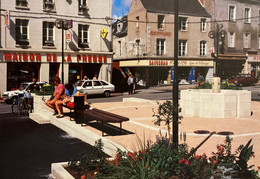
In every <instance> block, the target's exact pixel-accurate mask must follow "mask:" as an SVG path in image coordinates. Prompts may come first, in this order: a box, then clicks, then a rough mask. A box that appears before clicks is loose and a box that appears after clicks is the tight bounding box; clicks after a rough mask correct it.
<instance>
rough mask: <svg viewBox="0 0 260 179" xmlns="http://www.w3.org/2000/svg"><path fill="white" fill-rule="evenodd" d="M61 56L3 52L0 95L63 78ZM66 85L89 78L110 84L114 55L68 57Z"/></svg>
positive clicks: (80, 54) (65, 60) (72, 54)
mask: <svg viewBox="0 0 260 179" xmlns="http://www.w3.org/2000/svg"><path fill="white" fill-rule="evenodd" d="M61 56H62V55H61V53H60V52H56V53H55V52H52V53H49V52H27V51H2V52H0V73H1V74H0V75H1V80H2V81H1V84H2V85H1V86H0V92H1V93H2V92H4V91H7V90H12V89H16V88H17V87H19V85H20V84H21V83H22V82H30V81H32V78H33V77H36V78H37V79H38V81H47V82H50V83H51V82H52V78H53V77H54V76H59V77H61V73H62V69H61V68H62V65H61V59H62V57H61ZM64 57H65V58H64V68H63V70H64V83H68V82H72V83H73V82H75V81H77V80H80V79H83V77H84V76H85V75H86V76H88V77H89V78H93V76H94V75H97V76H98V78H99V79H103V80H107V81H109V82H110V80H111V72H110V71H109V70H108V69H109V66H111V62H112V53H110V52H108V53H103V52H100V53H78V54H76V53H67V52H66V53H65V54H64Z"/></svg>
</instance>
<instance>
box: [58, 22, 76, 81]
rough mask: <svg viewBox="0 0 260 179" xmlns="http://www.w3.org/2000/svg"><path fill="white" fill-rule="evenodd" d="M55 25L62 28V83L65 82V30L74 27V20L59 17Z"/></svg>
mask: <svg viewBox="0 0 260 179" xmlns="http://www.w3.org/2000/svg"><path fill="white" fill-rule="evenodd" d="M55 26H56V27H57V28H58V29H61V32H62V33H61V35H62V37H61V40H62V42H61V55H62V59H61V83H62V84H64V30H68V29H70V28H72V20H63V19H57V20H56V21H55Z"/></svg>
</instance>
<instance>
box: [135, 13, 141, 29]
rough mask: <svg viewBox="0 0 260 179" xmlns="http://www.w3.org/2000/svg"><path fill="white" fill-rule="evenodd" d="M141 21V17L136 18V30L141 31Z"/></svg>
mask: <svg viewBox="0 0 260 179" xmlns="http://www.w3.org/2000/svg"><path fill="white" fill-rule="evenodd" d="M139 20H140V17H139V16H136V29H137V30H139Z"/></svg>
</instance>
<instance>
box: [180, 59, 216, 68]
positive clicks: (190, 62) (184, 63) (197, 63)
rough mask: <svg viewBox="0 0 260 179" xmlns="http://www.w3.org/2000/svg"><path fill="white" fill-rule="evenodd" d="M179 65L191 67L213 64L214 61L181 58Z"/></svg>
mask: <svg viewBox="0 0 260 179" xmlns="http://www.w3.org/2000/svg"><path fill="white" fill-rule="evenodd" d="M178 65H179V66H189V67H196V66H201V67H202V66H213V62H212V61H202V60H199V61H197V60H179V61H178Z"/></svg>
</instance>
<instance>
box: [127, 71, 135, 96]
mask: <svg viewBox="0 0 260 179" xmlns="http://www.w3.org/2000/svg"><path fill="white" fill-rule="evenodd" d="M127 84H128V93H129V95H130V94H133V87H134V78H133V75H130V76H129V77H128V79H127Z"/></svg>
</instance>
